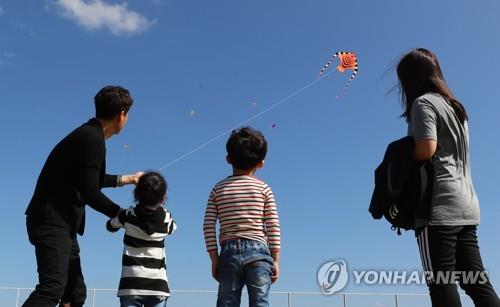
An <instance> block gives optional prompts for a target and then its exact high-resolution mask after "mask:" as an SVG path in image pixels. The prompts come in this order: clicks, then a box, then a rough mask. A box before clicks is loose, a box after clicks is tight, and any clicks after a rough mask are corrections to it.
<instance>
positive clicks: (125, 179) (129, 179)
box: [122, 172, 144, 185]
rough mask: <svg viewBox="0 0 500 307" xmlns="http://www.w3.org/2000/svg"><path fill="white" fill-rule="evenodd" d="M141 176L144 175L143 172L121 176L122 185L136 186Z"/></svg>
mask: <svg viewBox="0 0 500 307" xmlns="http://www.w3.org/2000/svg"><path fill="white" fill-rule="evenodd" d="M142 175H144V172H137V173H135V174H131V175H123V176H122V185H126V184H135V185H137V183H138V182H139V178H141V176H142Z"/></svg>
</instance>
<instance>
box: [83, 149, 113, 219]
mask: <svg viewBox="0 0 500 307" xmlns="http://www.w3.org/2000/svg"><path fill="white" fill-rule="evenodd" d="M103 161H104V143H101V142H98V141H90V142H85V143H84V144H83V145H82V146H81V148H80V155H79V161H78V164H79V165H78V169H77V172H78V173H77V174H75V175H76V184H77V189H78V191H79V192H80V195H81V198H82V200H83V201H84V202H85V203H86V204H88V205H89V206H90V207H91V208H92V209H94V210H96V211H99V212H101V213H102V214H104V215H106V216H108V217H109V218H113V217H115V216H117V215H118V213H119V212H120V206H118V205H117V204H115V203H114V202H113V201H112V200H111V199H109V198H108V197H107V196H106V195H104V194H103V193H102V192H101V189H100V188H99V177H100V173H101V167H102V162H103Z"/></svg>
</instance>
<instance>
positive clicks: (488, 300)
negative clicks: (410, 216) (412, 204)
mask: <svg viewBox="0 0 500 307" xmlns="http://www.w3.org/2000/svg"><path fill="white" fill-rule="evenodd" d="M415 234H416V236H417V242H418V246H419V249H420V255H421V258H422V265H423V266H424V270H425V271H426V272H428V274H429V275H428V276H429V278H428V279H427V285H428V287H429V293H430V297H431V301H432V306H433V307H448V306H453V307H461V306H462V304H461V302H460V296H459V294H458V291H457V282H458V284H459V285H460V288H462V289H463V290H464V291H465V293H466V294H467V295H468V296H470V298H471V299H472V301H473V302H474V305H475V306H477V307H500V300H499V299H498V296H497V294H496V293H495V290H494V289H493V286H492V285H491V283H490V281H489V278H488V276H487V274H486V272H485V270H484V267H483V263H482V261H481V255H480V253H479V245H478V242H477V235H476V226H427V227H423V228H419V229H417V230H416V232H415ZM453 273H455V276H456V278H455V279H453V278H452V277H451V276H453ZM473 276H475V277H473ZM471 277H473V278H476V279H477V280H473V279H471Z"/></svg>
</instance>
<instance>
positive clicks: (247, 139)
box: [226, 127, 267, 170]
mask: <svg viewBox="0 0 500 307" xmlns="http://www.w3.org/2000/svg"><path fill="white" fill-rule="evenodd" d="M226 150H227V155H228V156H229V159H230V160H231V164H232V165H233V167H235V168H237V169H241V170H250V169H252V168H254V167H255V166H256V165H257V164H259V163H260V162H261V161H262V160H264V159H265V158H266V154H267V141H266V138H265V137H264V135H263V134H262V133H261V132H260V131H257V130H255V129H253V128H252V127H243V128H240V129H238V130H233V131H232V132H231V136H230V137H229V139H228V140H227V143H226Z"/></svg>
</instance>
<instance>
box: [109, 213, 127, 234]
mask: <svg viewBox="0 0 500 307" xmlns="http://www.w3.org/2000/svg"><path fill="white" fill-rule="evenodd" d="M126 217H127V211H125V210H122V211H121V212H120V213H119V214H118V215H117V216H115V217H114V218H112V219H109V220H108V221H107V222H106V229H107V230H108V231H109V232H117V231H118V230H120V228H122V227H123V224H125V219H126Z"/></svg>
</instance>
